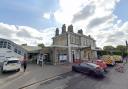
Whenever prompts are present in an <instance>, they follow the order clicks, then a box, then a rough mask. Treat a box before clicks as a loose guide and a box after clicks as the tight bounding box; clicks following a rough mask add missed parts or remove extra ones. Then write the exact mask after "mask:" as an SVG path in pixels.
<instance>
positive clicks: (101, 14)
mask: <svg viewBox="0 0 128 89" xmlns="http://www.w3.org/2000/svg"><path fill="white" fill-rule="evenodd" d="M58 1H59V8H58V9H57V10H55V12H52V13H44V14H43V18H44V19H51V15H53V17H54V20H55V22H56V23H57V25H58V24H59V25H60V24H66V26H67V25H70V24H73V26H74V32H77V30H78V29H83V33H84V34H85V35H89V34H90V35H91V36H92V37H93V38H94V39H95V40H96V43H97V46H98V47H103V46H104V45H114V46H116V45H119V44H125V40H127V38H128V22H124V23H123V22H122V21H121V20H120V19H119V18H118V16H116V15H115V14H114V13H113V12H114V10H115V7H116V5H117V3H119V1H120V0H58ZM55 28H56V27H50V28H47V29H42V30H37V29H34V28H31V27H27V26H15V25H8V24H4V23H0V37H4V38H7V39H10V40H14V41H15V42H17V43H20V44H21V43H28V44H30V45H35V44H37V43H41V42H43V43H44V44H45V45H50V44H52V39H51V38H52V37H53V36H54V31H55Z"/></svg>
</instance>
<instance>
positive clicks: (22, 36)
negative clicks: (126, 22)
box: [0, 23, 54, 46]
mask: <svg viewBox="0 0 128 89" xmlns="http://www.w3.org/2000/svg"><path fill="white" fill-rule="evenodd" d="M53 29H54V28H49V29H44V30H42V32H41V31H38V30H37V29H34V28H31V27H27V26H15V25H9V24H4V23H0V38H4V39H9V40H12V41H14V42H15V43H17V44H24V43H27V44H28V45H37V44H38V43H44V44H45V45H46V46H47V45H51V44H52V41H51V38H52V37H53V35H54V34H52V33H53V32H52V31H53ZM51 30H52V31H51ZM50 32H51V34H50Z"/></svg>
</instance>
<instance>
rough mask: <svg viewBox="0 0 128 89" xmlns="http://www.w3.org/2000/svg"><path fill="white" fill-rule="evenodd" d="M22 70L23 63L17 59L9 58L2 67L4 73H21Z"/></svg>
mask: <svg viewBox="0 0 128 89" xmlns="http://www.w3.org/2000/svg"><path fill="white" fill-rule="evenodd" d="M20 68H21V62H20V60H19V59H17V58H7V59H6V60H5V61H4V62H3V65H2V67H1V71H2V72H6V71H14V70H16V71H20Z"/></svg>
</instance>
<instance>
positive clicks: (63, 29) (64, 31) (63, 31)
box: [62, 24, 66, 34]
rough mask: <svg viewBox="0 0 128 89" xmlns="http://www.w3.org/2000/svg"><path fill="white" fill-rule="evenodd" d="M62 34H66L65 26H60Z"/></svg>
mask: <svg viewBox="0 0 128 89" xmlns="http://www.w3.org/2000/svg"><path fill="white" fill-rule="evenodd" d="M63 33H66V26H65V24H63V25H62V34H63Z"/></svg>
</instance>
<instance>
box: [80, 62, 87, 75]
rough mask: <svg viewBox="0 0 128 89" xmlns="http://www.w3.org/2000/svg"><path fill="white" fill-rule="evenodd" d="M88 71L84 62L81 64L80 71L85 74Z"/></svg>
mask: <svg viewBox="0 0 128 89" xmlns="http://www.w3.org/2000/svg"><path fill="white" fill-rule="evenodd" d="M88 71H89V68H88V66H87V65H86V64H83V65H81V72H82V73H85V74H87V73H88Z"/></svg>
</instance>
